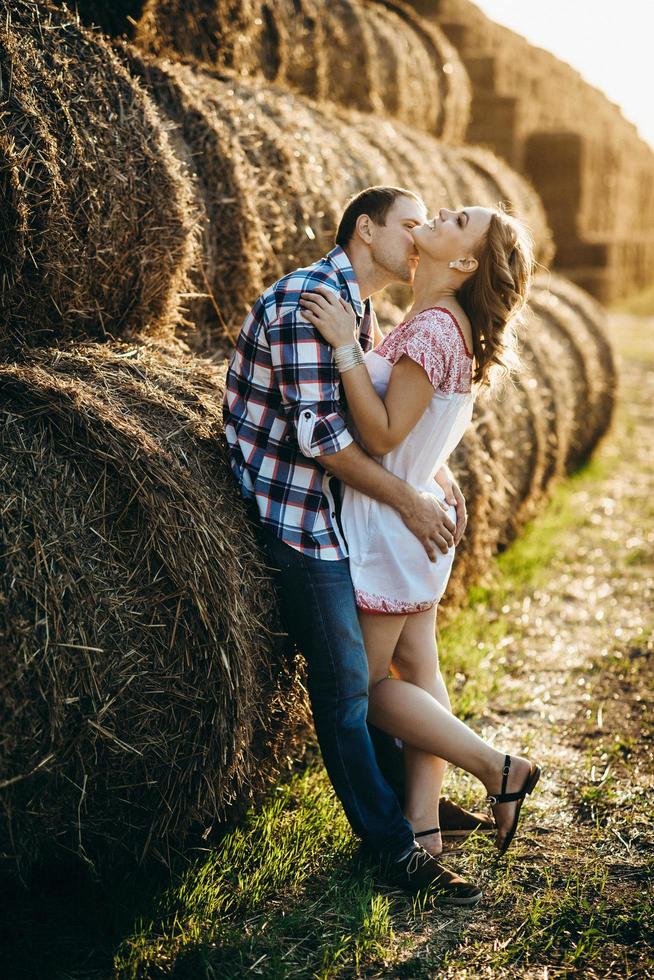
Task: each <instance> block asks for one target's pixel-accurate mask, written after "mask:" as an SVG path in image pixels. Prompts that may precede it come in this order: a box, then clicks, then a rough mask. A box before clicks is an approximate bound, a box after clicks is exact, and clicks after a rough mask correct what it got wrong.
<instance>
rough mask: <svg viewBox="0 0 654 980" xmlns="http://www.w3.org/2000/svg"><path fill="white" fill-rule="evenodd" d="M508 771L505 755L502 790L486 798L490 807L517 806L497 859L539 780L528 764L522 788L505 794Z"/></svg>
mask: <svg viewBox="0 0 654 980" xmlns="http://www.w3.org/2000/svg"><path fill="white" fill-rule="evenodd" d="M510 770H511V756H510V755H506V756H505V757H504V768H503V769H502V789H501V791H500V792H499V793H497V794H496V795H494V796H491V795H489V796H487V797H486V802H487V803H490V804H491V806H495V805H496V804H497V803H517V804H518V805H517V807H516V808H515V815H514V817H513V824H512V825H511V829H510V830H509V832H508V834H507V835H506V837H505V838H504V841H503V842H502V846H501V847H500V849H499V854H498V855H497V856H498V857H502V855H503V854H505V853H506V851H507V850H508V848H509V845H510V844H511V841H512V840H513V838H514V837H515V832H516V830H517V829H518V820H519V819H520V810H521V809H522V801H523V800H524V798H525V796H527V794H528V793H531V792H533V789H534V787H535V785H536V783H537V782H538V780H539V779H540V767H539V766H537V765H536V764H535V763H534V762H532V763H531V764H530V769H529V772H528V773H527V778H526V779H525V781H524V783H523V784H522V788H521V789H520V790H518V792H517V793H507V792H506V787H507V783H508V781H509V772H510ZM496 825H497V821H496ZM416 836H417V835H416Z"/></svg>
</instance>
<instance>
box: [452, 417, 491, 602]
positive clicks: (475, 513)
mask: <svg viewBox="0 0 654 980" xmlns="http://www.w3.org/2000/svg"><path fill="white" fill-rule="evenodd" d="M449 465H450V467H451V469H452V472H453V473H454V475H455V476H456V478H457V481H458V483H459V485H460V487H461V490H462V492H463V495H464V497H465V499H466V509H467V512H468V526H467V529H466V532H465V535H464V537H463V538H462V540H461V542H460V543H459V545H458V547H457V551H456V557H455V560H454V566H453V568H452V574H451V576H450V580H449V582H448V584H447V589H446V591H445V595H444V597H443V600H442V603H443V606H446V607H449V608H456V607H458V606H460V605H461V604H462V603H463V602H464V600H465V596H466V593H467V590H468V588H469V587H470V585H471V584H472V583H473V582H475V581H478V580H479V578H480V575H481V574H482V573H483V571H484V570H485V569H486V567H487V566H488V562H489V560H490V557H491V554H492V549H491V546H490V534H489V520H490V519H491V513H490V495H491V486H490V482H489V479H488V475H489V471H490V470H491V463H490V461H489V459H488V454H487V452H486V450H485V447H484V445H483V442H482V440H481V439H480V437H479V433H478V432H477V429H476V427H475V426H471V427H470V428H469V429H468V430H467V431H466V433H465V435H464V437H463V439H462V441H461V442H460V443H459V445H458V447H457V448H456V449H455V451H454V452H453V453H452V456H451V458H450V460H449Z"/></svg>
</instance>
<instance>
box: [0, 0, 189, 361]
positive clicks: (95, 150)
mask: <svg viewBox="0 0 654 980" xmlns="http://www.w3.org/2000/svg"><path fill="white" fill-rule="evenodd" d="M0 73H1V82H2V91H1V92H0V100H1V109H2V130H1V131H0V210H1V213H2V222H1V224H0V262H1V265H2V268H1V270H0V271H1V276H0V344H2V345H4V344H6V343H9V342H11V343H12V345H13V346H16V345H18V346H20V345H21V344H23V343H27V344H32V343H39V344H44V343H48V342H50V341H52V340H53V339H55V338H63V337H76V336H95V337H99V338H103V337H107V336H119V335H122V334H126V333H138V332H140V331H143V330H145V331H147V332H148V333H149V334H150V335H164V334H169V335H172V334H173V332H174V329H175V324H176V323H177V322H178V321H179V318H180V303H181V294H183V293H184V291H185V290H186V288H187V284H188V281H189V273H190V269H191V266H192V265H193V263H194V262H195V257H196V222H195V220H194V217H193V207H192V192H191V188H190V184H189V180H188V177H187V175H186V174H185V173H184V172H183V168H182V166H181V165H180V163H179V161H178V159H177V158H176V157H175V155H174V154H173V152H172V150H171V148H170V145H169V143H168V140H167V138H166V133H165V126H164V123H163V122H162V119H161V118H160V117H159V116H158V115H157V113H156V112H155V110H154V107H153V106H152V103H151V102H150V100H149V99H148V98H147V96H146V95H145V94H144V92H143V91H142V89H141V87H140V86H139V84H138V82H136V81H135V80H134V79H133V78H132V77H130V75H129V73H128V72H127V71H126V70H125V68H124V67H123V66H122V65H121V64H120V63H119V61H118V59H117V58H116V57H115V56H114V54H113V53H112V51H111V50H110V49H109V48H108V46H107V45H106V44H105V43H104V41H103V40H102V38H101V37H99V36H94V35H93V34H91V33H90V32H86V31H84V30H83V29H81V28H80V27H79V26H78V25H77V24H76V23H75V20H74V18H73V17H72V16H71V15H67V14H59V13H58V12H57V11H56V10H55V9H54V8H52V7H49V6H48V5H47V4H43V5H37V4H34V3H25V2H22V0H17V2H15V3H14V2H11V3H6V2H2V3H1V4H0Z"/></svg>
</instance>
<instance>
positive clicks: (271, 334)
mask: <svg viewBox="0 0 654 980" xmlns="http://www.w3.org/2000/svg"><path fill="white" fill-rule="evenodd" d="M316 286H326V287H328V288H331V289H333V290H334V291H335V292H336V293H338V294H339V295H340V296H342V298H343V299H344V300H345V301H346V302H349V303H350V304H351V305H352V307H353V308H354V311H355V313H356V315H357V321H358V329H359V342H360V343H361V346H362V348H363V350H364V351H367V350H370V349H371V347H372V346H373V342H374V332H375V325H374V316H375V314H374V311H373V309H372V304H371V303H370V300H367V301H366V302H365V304H364V303H363V302H362V301H361V294H360V292H359V286H358V283H357V281H356V277H355V275H354V270H353V269H352V266H351V265H350V262H349V259H348V257H347V255H346V254H345V252H344V251H343V249H342V248H339V247H338V246H336V248H334V249H332V251H331V252H329V254H328V255H326V256H325V257H324V258H322V259H320V260H319V261H318V262H316V263H315V264H314V265H312V266H309V267H308V268H306V269H297V270H296V271H295V272H291V273H289V275H287V276H284V277H283V278H282V279H280V280H279V281H278V282H276V283H274V284H273V285H272V286H270V287H269V288H268V289H267V290H266V291H265V292H264V293H263V294H262V295H261V296H260V297H259V299H258V300H257V301H256V303H255V304H254V306H253V307H252V310H251V311H250V313H249V314H248V316H247V317H246V319H245V322H244V323H243V326H242V327H241V332H240V334H239V337H238V341H237V344H236V349H235V351H234V354H233V356H232V359H231V362H230V365H229V370H228V372H227V382H226V387H225V402H224V407H223V412H224V419H225V435H226V437H227V442H228V445H229V452H230V461H231V465H232V469H233V471H234V474H235V476H236V479H237V480H238V482H239V484H240V487H241V492H242V493H243V496H244V497H246V498H247V499H250V500H254V501H255V502H256V505H257V508H258V511H259V516H260V519H261V523H262V524H264V525H266V526H267V527H269V528H270V529H271V530H272V531H274V532H275V534H277V536H278V537H279V538H281V540H282V541H284V542H285V543H286V544H288V545H290V546H291V547H292V548H295V549H296V550H297V551H301V552H304V553H305V554H307V555H311V556H312V557H314V558H322V559H326V560H328V561H335V560H337V559H340V558H345V557H347V544H346V542H345V539H344V538H343V535H342V533H341V530H340V528H339V525H338V517H337V512H338V506H339V504H338V481H337V480H335V478H333V477H330V475H329V473H327V472H326V471H325V470H324V469H323V468H322V466H321V465H320V463H319V462H318V461H317V457H320V456H328V455H330V454H331V453H337V452H339V451H340V450H342V449H345V448H346V447H347V446H349V445H350V443H351V442H352V441H353V440H352V436H351V434H350V432H349V431H348V428H347V423H346V420H345V407H344V403H343V401H342V398H341V386H340V380H339V374H338V371H337V369H336V365H335V364H334V360H333V358H332V349H331V347H330V346H329V344H327V343H326V342H325V341H324V340H323V339H322V338H321V337H320V335H319V334H318V332H317V331H316V330H315V329H314V327H312V326H311V324H310V323H309V322H308V321H307V320H305V319H304V316H303V314H302V310H301V308H300V306H299V299H300V296H301V294H302V293H304V292H306V291H307V290H310V289H314V288H315V287H316Z"/></svg>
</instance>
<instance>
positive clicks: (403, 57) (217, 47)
mask: <svg viewBox="0 0 654 980" xmlns="http://www.w3.org/2000/svg"><path fill="white" fill-rule="evenodd" d="M134 39H135V42H136V44H137V45H138V46H139V47H140V48H142V50H143V51H144V52H146V53H147V54H150V55H155V56H157V57H162V56H163V57H167V58H170V59H171V60H179V59H184V60H188V61H191V62H192V63H194V64H196V65H205V66H210V67H213V68H217V69H218V70H223V69H234V70H235V71H236V72H237V73H239V74H241V75H246V76H251V77H257V78H259V79H260V80H265V81H267V82H271V81H274V82H275V83H276V84H277V85H281V86H285V87H288V88H291V89H293V90H295V91H296V92H299V93H300V94H303V95H306V96H309V97H310V98H313V99H316V100H318V101H329V102H335V103H338V104H341V105H344V106H346V107H347V108H356V109H360V110H362V111H365V112H369V111H375V112H378V113H380V114H384V115H392V116H394V117H396V118H398V119H401V120H403V121H404V122H406V123H408V124H411V125H413V126H417V127H419V128H421V129H422V130H424V131H427V132H430V133H433V134H436V135H438V136H441V137H442V138H444V139H448V140H449V139H451V140H461V139H462V138H463V136H464V133H465V130H466V126H467V122H468V114H469V105H470V88H469V82H468V78H467V74H466V72H465V69H464V68H463V66H462V64H461V62H460V60H459V57H458V55H457V53H456V51H455V49H454V48H453V47H452V45H451V44H450V43H449V41H448V40H447V38H446V37H445V36H444V34H443V33H442V32H441V31H440V30H439V28H438V27H436V26H434V25H431V24H426V23H424V22H422V21H421V20H420V19H419V18H418V17H416V16H415V14H414V12H413V11H412V10H411V9H410V8H409V7H408V6H406V5H405V4H403V3H400V2H398V3H393V2H390V0H389V2H380V3H375V4H372V3H364V2H361V0H329V2H327V0H300V2H298V0H279V2H275V3H274V4H272V3H271V4H257V5H255V4H253V3H251V2H250V0H243V2H241V3H224V2H220V0H191V2H183V3H182V2H180V0H149V2H148V3H146V5H145V9H144V12H143V16H142V17H141V19H140V21H139V22H138V24H137V26H136V29H135V34H134Z"/></svg>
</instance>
